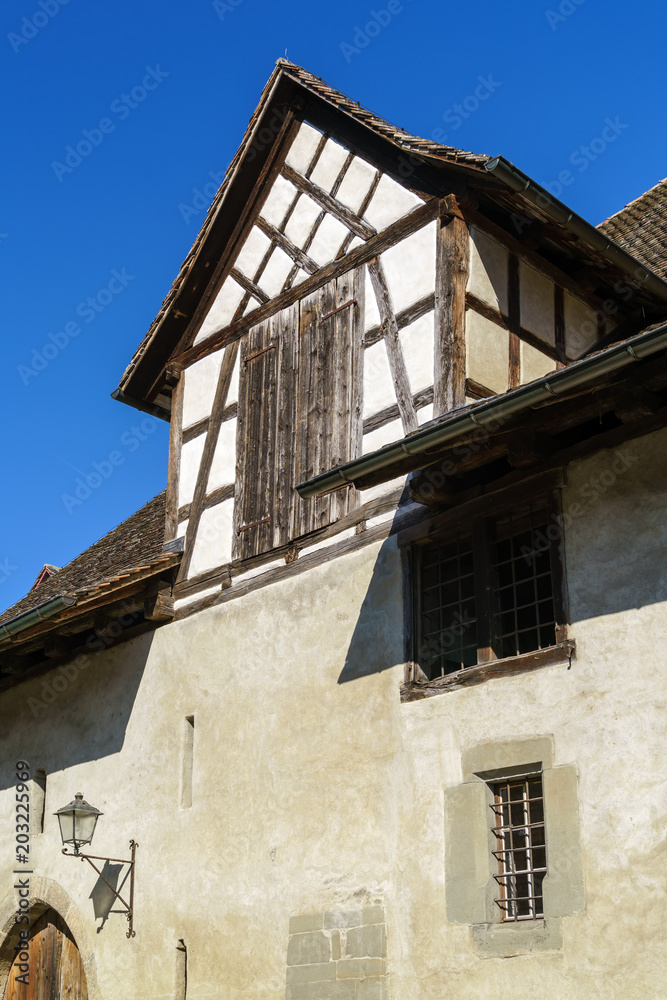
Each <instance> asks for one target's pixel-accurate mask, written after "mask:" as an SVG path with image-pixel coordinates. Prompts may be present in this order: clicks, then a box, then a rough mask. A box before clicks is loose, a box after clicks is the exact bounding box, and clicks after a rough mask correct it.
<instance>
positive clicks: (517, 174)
mask: <svg viewBox="0 0 667 1000" xmlns="http://www.w3.org/2000/svg"><path fill="white" fill-rule="evenodd" d="M484 167H485V169H486V170H488V172H489V173H490V174H493V176H494V177H497V178H498V180H500V181H502V183H503V184H506V185H507V187H508V188H511V190H512V191H517V192H518V193H519V194H521V195H523V197H524V198H526V199H527V200H528V201H529V202H531V204H533V205H535V207H536V208H539V210H540V211H541V212H544V213H546V215H548V216H549V218H550V219H553V221H554V222H556V223H558V225H560V226H563V227H564V228H565V229H567V230H569V232H571V233H572V235H573V236H576V237H577V239H580V240H582V241H583V242H584V243H587V244H588V246H589V247H591V249H593V250H597V251H598V253H601V254H602V255H603V256H604V257H606V258H607V260H608V261H609V263H610V264H613V265H614V266H615V267H619V268H620V269H621V270H622V271H625V272H626V274H629V275H631V276H632V277H633V279H634V280H635V281H637V282H639V283H640V284H643V285H644V286H645V287H646V288H647V289H648V290H649V291H650V292H652V293H653V294H654V295H657V296H658V298H660V299H662V300H663V301H667V282H664V281H662V279H661V278H659V277H658V276H657V275H656V274H653V272H652V271H650V270H649V269H648V268H647V267H646V266H645V265H644V264H642V262H641V261H638V260H637V259H636V258H635V257H633V256H632V254H629V253H628V252H627V251H626V250H623V249H622V247H620V246H619V245H618V244H617V243H614V241H613V240H610V239H609V237H607V236H605V235H604V234H603V233H601V232H600V230H599V229H596V228H595V226H592V225H591V224H590V222H586V220H585V219H582V218H581V216H580V215H577V214H576V212H573V211H572V210H571V209H569V208H568V207H567V205H564V204H563V202H562V201H558V199H557V198H554V197H553V195H551V194H549V192H548V191H546V190H545V189H544V188H543V187H540V185H539V184H536V183H535V181H533V180H531V179H530V177H528V175H527V174H524V173H523V171H521V170H518V169H517V167H515V166H514V164H513V163H510V162H509V160H506V159H505V158H504V157H503V156H496V157H495V159H493V160H489V161H488V163H485V164H484ZM638 269H639V271H640V273H641V277H638V274H637V271H638Z"/></svg>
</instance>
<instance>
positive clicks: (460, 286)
mask: <svg viewBox="0 0 667 1000" xmlns="http://www.w3.org/2000/svg"><path fill="white" fill-rule="evenodd" d="M436 226H437V237H436V241H437V242H436V253H435V357H434V371H433V374H434V390H433V393H434V395H433V415H434V416H436V417H437V416H440V414H442V413H447V412H448V411H449V410H451V409H453V408H454V407H455V406H461V405H462V404H463V403H465V395H466V388H465V382H466V371H465V369H466V342H465V318H466V284H467V281H468V270H469V266H470V263H469V262H470V234H469V232H468V226H467V225H466V223H465V221H464V219H463V216H462V215H461V211H460V209H459V207H458V204H457V203H456V199H455V198H454V197H453V196H452V195H450V196H448V197H447V198H445V199H443V202H442V210H441V214H440V217H439V218H438V219H436Z"/></svg>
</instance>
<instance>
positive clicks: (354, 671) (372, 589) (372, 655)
mask: <svg viewBox="0 0 667 1000" xmlns="http://www.w3.org/2000/svg"><path fill="white" fill-rule="evenodd" d="M404 498H405V499H407V490H406V492H405V493H404ZM402 502H404V499H402ZM396 516H398V515H396ZM404 658H405V652H404V641H403V591H402V584H401V554H400V552H399V550H398V548H397V546H396V538H395V537H391V538H388V539H386V541H385V542H384V543H383V545H382V547H381V548H380V551H379V552H378V555H377V559H376V560H375V565H374V566H373V573H372V576H371V579H370V583H369V584H368V589H367V591H366V595H365V597H364V600H363V603H362V605H361V609H360V611H359V617H358V619H357V623H356V625H355V627H354V632H353V634H352V639H351V640H350V645H349V648H348V651H347V655H346V657H345V665H344V667H343V669H342V670H341V672H340V675H339V677H338V683H339V684H345V683H347V681H354V680H358V678H360V677H368V676H370V675H371V674H379V673H381V672H382V671H383V670H390V669H391V668H392V667H395V666H396V665H397V664H401V663H403V662H404Z"/></svg>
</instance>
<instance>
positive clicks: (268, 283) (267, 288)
mask: <svg viewBox="0 0 667 1000" xmlns="http://www.w3.org/2000/svg"><path fill="white" fill-rule="evenodd" d="M293 266H294V262H293V260H292V258H291V257H288V256H287V254H286V253H285V251H284V250H281V249H280V247H275V249H274V251H273V253H272V254H271V256H270V257H269V262H268V264H267V265H266V267H265V268H264V273H263V274H262V276H261V278H260V279H259V286H260V288H261V289H262V291H263V292H266V294H267V295H268V296H269V298H270V299H272V298H274V296H276V295H278V293H279V292H280V290H281V289H282V287H283V285H284V284H285V279H286V277H287V275H288V274H289V273H290V271H291V270H292V267H293Z"/></svg>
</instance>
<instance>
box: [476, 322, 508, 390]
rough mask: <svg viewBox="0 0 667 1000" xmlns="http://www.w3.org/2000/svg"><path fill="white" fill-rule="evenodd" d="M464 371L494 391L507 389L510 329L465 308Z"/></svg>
mask: <svg viewBox="0 0 667 1000" xmlns="http://www.w3.org/2000/svg"><path fill="white" fill-rule="evenodd" d="M466 375H467V376H468V378H472V379H475V381H476V382H481V384H482V385H485V386H486V387H487V388H488V389H492V390H493V391H494V392H506V391H507V381H508V377H509V332H508V331H507V330H503V329H502V327H500V326H497V325H496V324H495V323H492V322H491V320H488V319H486V318H485V317H484V316H480V315H479V313H476V312H474V311H473V310H472V309H468V311H467V312H466Z"/></svg>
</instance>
